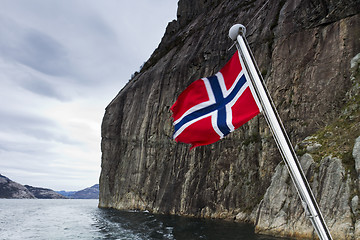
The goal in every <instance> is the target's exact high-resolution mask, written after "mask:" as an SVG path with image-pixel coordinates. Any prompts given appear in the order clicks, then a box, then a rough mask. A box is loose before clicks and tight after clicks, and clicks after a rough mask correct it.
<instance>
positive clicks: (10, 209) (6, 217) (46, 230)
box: [0, 199, 279, 240]
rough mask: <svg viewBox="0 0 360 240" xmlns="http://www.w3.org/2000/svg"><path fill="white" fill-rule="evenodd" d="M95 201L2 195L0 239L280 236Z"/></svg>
mask: <svg viewBox="0 0 360 240" xmlns="http://www.w3.org/2000/svg"><path fill="white" fill-rule="evenodd" d="M97 203H98V200H76V199H69V200H67V199H65V200H64V199H51V200H41V199H0V239H1V240H2V239H3V240H11V239H14V240H15V239H124V240H125V239H128V240H137V239H138V240H143V239H144V240H145V239H146V240H152V239H177V240H192V239H194V240H195V239H213V240H219V239H227V240H231V239H242V240H253V239H258V240H260V239H261V240H275V239H279V238H272V237H268V236H261V235H256V234H255V233H254V228H253V227H252V226H251V225H247V224H239V223H233V222H226V221H218V220H205V219H195V218H184V217H177V216H167V215H154V214H150V213H146V212H136V211H117V210H112V209H99V208H98V207H97Z"/></svg>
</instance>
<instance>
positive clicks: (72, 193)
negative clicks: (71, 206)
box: [56, 190, 76, 198]
mask: <svg viewBox="0 0 360 240" xmlns="http://www.w3.org/2000/svg"><path fill="white" fill-rule="evenodd" d="M56 192H57V193H59V194H61V195H63V196H64V197H67V198H72V196H73V195H74V194H75V193H76V191H64V190H62V191H56Z"/></svg>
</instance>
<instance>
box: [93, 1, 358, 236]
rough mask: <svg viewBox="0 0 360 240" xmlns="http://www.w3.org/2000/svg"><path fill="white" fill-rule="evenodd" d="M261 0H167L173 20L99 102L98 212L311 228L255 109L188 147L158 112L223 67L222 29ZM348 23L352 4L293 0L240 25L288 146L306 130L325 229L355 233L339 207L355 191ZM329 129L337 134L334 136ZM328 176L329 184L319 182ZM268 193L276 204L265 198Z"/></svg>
mask: <svg viewBox="0 0 360 240" xmlns="http://www.w3.org/2000/svg"><path fill="white" fill-rule="evenodd" d="M263 4H264V1H229V0H223V1H220V0H219V1H202V0H198V1H190V0H180V1H179V4H178V5H179V8H178V19H177V20H176V21H173V22H171V23H169V25H168V27H167V29H166V32H165V35H164V37H163V39H162V41H161V43H160V44H159V47H158V48H157V49H156V50H155V51H154V53H153V54H152V56H151V58H150V59H149V60H148V61H147V62H146V63H145V64H144V66H143V68H142V69H141V71H140V73H137V74H135V75H134V77H133V78H132V79H131V81H130V82H129V83H128V84H127V85H126V86H125V87H124V88H123V89H122V90H121V91H120V92H119V94H118V95H117V96H116V97H115V98H114V99H113V101H112V102H111V103H110V104H109V105H108V106H107V108H106V112H105V115H104V118H103V123H102V143H101V147H102V165H101V166H102V171H101V176H100V196H99V197H100V199H99V206H100V207H112V208H117V209H140V210H149V211H152V212H157V213H172V214H181V215H188V216H197V217H216V218H228V219H234V218H236V219H238V220H239V221H240V220H241V221H251V222H253V223H254V224H256V229H257V231H259V232H266V233H267V234H275V235H283V236H295V235H296V234H297V233H299V236H300V235H301V236H306V237H311V234H312V233H311V232H312V227H311V225H309V224H308V223H306V218H305V217H303V212H301V211H302V207H301V204H300V202H299V201H298V199H297V196H296V192H294V189H293V188H292V185H291V181H289V178H288V177H287V175H286V171H284V167H283V166H282V165H281V163H280V162H281V157H280V154H279V153H278V151H277V148H276V145H275V143H274V141H273V139H272V136H271V133H270V131H269V129H268V127H267V126H266V122H265V120H264V119H263V118H262V117H261V116H258V117H255V118H254V119H253V120H251V121H250V122H249V123H248V124H245V125H244V126H243V127H241V128H240V129H238V130H237V131H235V132H234V133H232V134H230V135H229V136H227V137H226V138H225V139H223V140H221V141H219V142H217V143H215V144H212V145H209V146H203V147H198V148H195V149H193V150H191V151H189V146H186V145H184V144H177V143H175V142H174V141H172V140H171V135H172V131H173V128H172V122H171V113H170V111H169V108H170V106H171V105H172V104H173V103H174V102H175V99H176V97H177V96H178V95H179V94H180V92H181V91H182V90H184V89H185V88H186V86H187V85H189V84H190V83H191V82H193V81H194V80H196V79H198V78H200V77H203V76H210V75H212V74H213V73H215V72H217V71H218V70H219V69H220V68H221V66H223V65H224V64H225V63H226V61H227V60H228V59H229V57H230V56H231V55H232V54H233V52H234V51H235V49H232V50H230V51H228V50H227V49H228V48H229V47H230V46H231V44H232V42H231V40H230V39H229V38H228V37H227V32H228V29H229V28H230V27H231V26H232V25H233V24H235V23H243V24H245V25H246V24H247V23H248V22H249V21H250V19H252V18H253V17H254V15H255V13H256V12H257V11H258V10H259V9H260V8H261V7H262V6H263ZM359 25H360V4H359V1H356V0H353V1H350V0H343V1H310V0H298V1H270V2H269V4H268V5H266V6H264V8H263V10H262V11H261V12H260V13H259V15H257V16H256V17H255V18H254V19H253V20H252V21H251V23H250V24H248V26H247V32H248V33H247V36H248V37H247V39H248V41H249V43H250V46H251V48H252V50H253V51H254V55H255V58H256V59H257V62H258V64H259V68H260V70H261V72H262V74H263V76H264V77H265V81H266V83H267V86H268V89H269V91H270V94H271V95H272V97H273V100H274V102H275V105H276V106H277V108H278V110H279V114H280V117H281V118H282V120H283V122H284V125H285V128H286V129H287V131H288V134H289V136H290V138H291V141H292V142H293V143H294V145H295V144H296V143H299V142H300V141H302V140H304V139H305V138H306V137H307V136H313V135H314V134H315V135H316V136H317V140H316V141H313V143H312V144H311V145H306V144H307V143H306V144H305V143H304V144H303V145H301V144H300V143H299V144H298V146H299V147H298V153H299V156H302V158H301V159H302V163H303V164H304V168H305V169H307V170H306V174H307V176H309V177H313V179H312V180H311V181H310V182H311V186H312V187H313V188H314V193H315V196H316V198H317V199H318V200H319V204H320V207H321V208H322V209H323V211H324V215H325V218H326V219H328V221H329V223H330V224H329V225H330V226H329V227H330V231H332V232H334V233H336V234H338V235H334V236H350V237H351V236H354V237H355V236H356V237H358V236H360V235H357V234H359V233H358V232H360V231H359V230H358V229H359V228H358V227H357V226H358V222H359V221H358V219H359V216H358V215H356V214H355V213H354V210H353V209H354V208H353V207H352V208H350V207H349V206H355V205H356V202H357V200H356V196H359V195H358V194H357V191H358V190H356V188H355V187H354V186H356V183H357V182H356V181H357V180H356V177H354V176H355V175H354V173H355V167H354V166H355V160H354V158H353V157H352V151H353V147H354V143H355V139H356V137H358V136H360V133H357V132H358V129H360V127H359V126H358V125H356V121H358V120H359V118H358V115H357V112H358V108H359V104H358V103H356V102H357V101H358V96H359V94H358V93H357V89H358V88H357V89H356V87H355V88H354V87H353V86H356V84H357V81H358V80H357V79H358V78H357V76H359V74H358V75H356V74H355V73H354V71H355V70H354V71H353V73H352V72H351V71H349V68H350V66H349V63H350V61H351V59H353V57H354V56H356V54H358V53H359V52H360V44H359V38H360V31H359V28H358V26H359ZM355 62H356V61H355ZM355 65H356V64H355ZM356 71H357V70H356ZM357 86H358V85H357ZM339 115H341V116H343V118H339ZM358 122H360V120H359V121H358ZM341 129H344V130H346V133H347V134H348V137H347V136H346V134H339V132H341V131H340V130H341ZM356 134H357V136H356V137H355V135H356ZM308 140H309V139H307V140H306V141H308ZM303 146H306V147H303ZM305 153H306V154H305ZM304 154H305V155H304ZM311 159H313V161H311ZM279 163H280V165H279ZM349 170H350V173H348V171H349ZM330 173H331V174H333V175H334V176H330ZM342 174H344V176H345V177H344V176H342ZM337 181H340V182H337ZM335 182H336V183H337V185H336V186H337V188H338V189H337V190H333V189H332V187H331V186H333V184H331V183H335ZM275 186H276V187H275ZM334 186H335V185H334ZM274 192H275V193H277V195H279V196H274V195H272V194H273V193H274ZM336 193H342V194H344V195H345V196H344V197H343V196H338V195H336ZM335 195H336V196H335ZM346 195H348V196H349V198H347V199H346ZM280 196H282V197H281V199H282V200H281V201H282V203H283V204H282V205H280V206H279V205H277V204H278V202H277V201H276V199H272V198H274V197H280ZM283 197H289V198H288V199H283ZM332 197H334V198H332ZM279 201H280V199H279ZM333 207H335V208H336V210H334V209H333ZM270 217H274V218H275V219H274V220H270ZM302 223H306V224H302ZM340 228H344V230H339V229H340ZM338 232H339V233H338Z"/></svg>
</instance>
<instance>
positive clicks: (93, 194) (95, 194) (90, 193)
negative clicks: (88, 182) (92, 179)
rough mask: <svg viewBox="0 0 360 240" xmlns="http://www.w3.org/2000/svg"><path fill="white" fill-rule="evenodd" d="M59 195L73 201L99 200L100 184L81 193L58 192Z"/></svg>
mask: <svg viewBox="0 0 360 240" xmlns="http://www.w3.org/2000/svg"><path fill="white" fill-rule="evenodd" d="M57 193H59V194H61V195H63V196H66V197H68V198H72V199H98V198H99V184H95V185H93V186H91V187H89V188H85V189H83V190H80V191H71V192H70V191H69V192H68V191H57Z"/></svg>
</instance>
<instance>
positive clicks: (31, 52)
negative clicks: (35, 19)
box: [0, 18, 72, 76]
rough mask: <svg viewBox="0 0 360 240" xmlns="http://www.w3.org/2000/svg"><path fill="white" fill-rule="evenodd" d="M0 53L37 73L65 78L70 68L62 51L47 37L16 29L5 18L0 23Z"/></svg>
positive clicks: (63, 49)
mask: <svg viewBox="0 0 360 240" xmlns="http://www.w3.org/2000/svg"><path fill="white" fill-rule="evenodd" d="M0 35H1V38H0V53H1V55H3V57H6V58H8V59H9V60H13V61H16V62H19V63H22V64H24V65H26V66H29V67H30V68H33V69H35V70H37V71H39V72H42V73H45V74H48V75H53V76H66V75H69V74H70V73H72V66H71V63H70V60H69V59H68V56H67V53H66V50H65V48H64V47H63V46H62V44H60V43H59V42H57V41H56V40H55V39H53V38H52V37H51V36H49V35H47V34H45V33H42V32H40V31H37V30H35V29H31V28H27V27H24V26H19V25H18V24H17V23H16V22H15V21H13V20H11V19H8V18H1V19H0Z"/></svg>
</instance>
